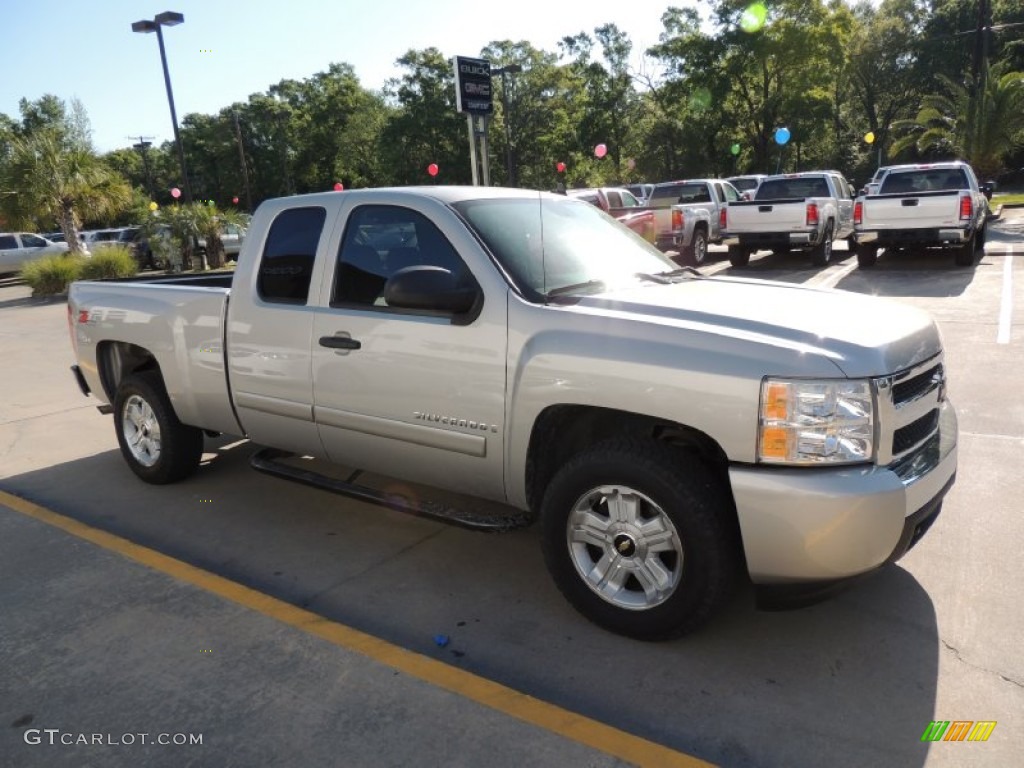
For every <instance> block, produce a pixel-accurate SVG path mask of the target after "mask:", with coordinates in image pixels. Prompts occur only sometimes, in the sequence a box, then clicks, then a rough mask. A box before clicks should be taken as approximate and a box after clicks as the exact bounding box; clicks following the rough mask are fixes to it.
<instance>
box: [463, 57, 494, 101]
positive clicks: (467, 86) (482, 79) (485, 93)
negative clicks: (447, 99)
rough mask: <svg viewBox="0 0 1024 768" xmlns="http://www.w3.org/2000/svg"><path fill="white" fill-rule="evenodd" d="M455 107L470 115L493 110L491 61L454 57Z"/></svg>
mask: <svg viewBox="0 0 1024 768" xmlns="http://www.w3.org/2000/svg"><path fill="white" fill-rule="evenodd" d="M455 108H456V110H458V111H459V112H465V113H467V114H470V115H489V114H491V113H492V112H494V102H493V101H492V99H491V62H489V61H487V60H486V59H470V58H467V57H465V56H456V57H455Z"/></svg>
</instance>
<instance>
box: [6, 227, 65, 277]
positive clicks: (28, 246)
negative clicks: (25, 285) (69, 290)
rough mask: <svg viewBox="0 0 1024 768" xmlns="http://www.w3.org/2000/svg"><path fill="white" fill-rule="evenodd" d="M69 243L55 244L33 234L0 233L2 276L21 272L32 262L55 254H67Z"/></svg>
mask: <svg viewBox="0 0 1024 768" xmlns="http://www.w3.org/2000/svg"><path fill="white" fill-rule="evenodd" d="M67 251H68V244H67V243H54V242H52V241H51V240H47V239H46V238H45V237H43V236H42V235H35V234H32V233H31V232H2V233H0V274H9V273H13V272H20V271H21V270H22V268H23V267H24V266H25V265H26V264H28V263H29V262H30V261H34V260H35V259H40V258H42V257H44V256H49V255H50V254H53V253H67Z"/></svg>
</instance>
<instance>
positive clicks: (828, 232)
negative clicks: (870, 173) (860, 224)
mask: <svg viewBox="0 0 1024 768" xmlns="http://www.w3.org/2000/svg"><path fill="white" fill-rule="evenodd" d="M852 234H853V187H851V186H850V183H849V182H848V181H847V180H846V179H845V178H843V175H842V174H840V173H838V172H837V171H806V172H803V173H786V174H781V175H778V176H769V177H768V178H766V179H765V180H764V181H762V182H761V184H760V185H759V186H758V187H757V192H755V193H754V198H753V200H741V201H740V202H738V203H729V205H728V207H727V208H726V209H725V211H724V212H723V215H722V241H723V242H724V243H725V244H726V245H728V246H729V261H730V262H731V263H732V265H733V266H734V267H745V266H746V265H747V264H748V263H749V262H750V254H751V253H752V252H753V251H756V250H758V249H760V248H770V249H772V251H774V252H775V253H789V252H790V251H792V250H798V251H806V252H807V253H808V254H809V255H810V257H811V263H812V264H814V265H815V266H818V267H823V266H825V265H826V264H828V263H829V261H831V259H832V243H833V242H834V241H836V240H841V239H846V238H849V237H851V236H852Z"/></svg>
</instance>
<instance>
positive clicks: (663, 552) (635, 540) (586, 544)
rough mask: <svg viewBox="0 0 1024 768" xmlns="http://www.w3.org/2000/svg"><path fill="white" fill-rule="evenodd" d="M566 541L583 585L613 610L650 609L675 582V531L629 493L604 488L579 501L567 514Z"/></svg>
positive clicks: (678, 571)
mask: <svg viewBox="0 0 1024 768" xmlns="http://www.w3.org/2000/svg"><path fill="white" fill-rule="evenodd" d="M566 541H567V544H568V547H569V554H570V558H571V560H572V563H573V565H574V566H575V568H576V572H577V573H578V574H579V575H580V577H581V578H582V579H583V582H584V583H585V584H586V585H587V586H588V587H589V588H590V589H591V591H593V592H594V593H595V594H596V595H598V596H599V597H600V598H601V599H603V600H605V601H607V602H609V603H611V604H612V605H614V606H616V607H619V608H626V609H629V610H637V611H639V610H647V609H650V608H653V607H654V606H657V605H660V604H661V603H663V602H665V601H666V600H667V599H668V598H669V597H671V596H672V594H673V593H674V592H675V591H676V588H677V587H678V586H679V583H680V581H681V578H682V571H683V544H682V541H681V539H680V537H679V533H678V532H677V531H676V527H675V525H674V524H673V523H672V520H671V519H670V518H669V516H668V515H667V514H666V513H665V511H664V510H662V509H661V507H659V506H658V505H657V504H655V503H654V502H653V501H651V499H649V498H648V497H647V496H645V495H643V494H642V493H639V492H638V491H635V490H633V489H632V488H629V487H626V486H621V485H605V486H600V487H598V488H594V489H592V490H590V491H588V492H587V493H585V494H584V495H583V496H581V497H580V498H579V499H578V500H577V501H576V503H575V504H574V505H573V508H572V511H571V512H570V514H569V517H568V522H567V525H566Z"/></svg>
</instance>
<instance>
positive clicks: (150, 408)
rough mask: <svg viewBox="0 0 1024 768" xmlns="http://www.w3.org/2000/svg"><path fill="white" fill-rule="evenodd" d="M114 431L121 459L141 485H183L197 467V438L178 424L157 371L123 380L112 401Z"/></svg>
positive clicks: (199, 442) (200, 436)
mask: <svg viewBox="0 0 1024 768" xmlns="http://www.w3.org/2000/svg"><path fill="white" fill-rule="evenodd" d="M114 429H115V431H116V432H117V442H118V445H120V446H121V455H122V456H124V460H125V461H126V462H127V463H128V466H129V467H130V468H131V470H132V472H134V473H135V474H136V475H138V476H139V478H141V479H142V480H145V481H146V482H147V483H153V484H154V485H164V484H167V483H174V482H177V481H178V480H183V479H185V478H186V477H188V476H189V475H191V474H192V473H193V472H195V471H196V468H197V467H198V466H199V460H200V459H201V458H202V455H203V433H202V431H201V430H199V429H196V428H195V427H189V426H186V425H185V424H182V423H181V422H180V421H178V417H177V415H176V414H175V413H174V408H172V407H171V401H170V399H169V398H168V397H167V391H166V390H165V389H164V384H163V381H162V379H161V378H160V374H159V373H158V372H157V371H143V372H141V373H135V374H132V375H130V376H128V377H126V378H125V379H124V380H123V381H122V382H121V386H119V387H118V389H117V397H115V398H114Z"/></svg>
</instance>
